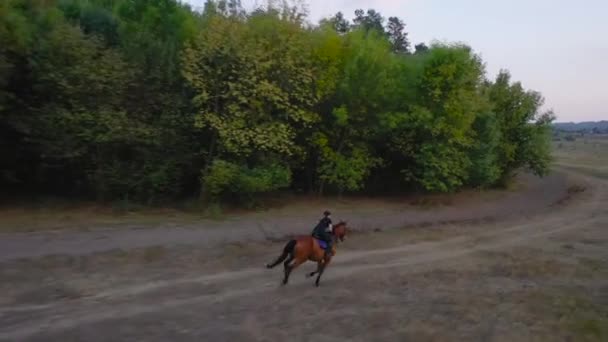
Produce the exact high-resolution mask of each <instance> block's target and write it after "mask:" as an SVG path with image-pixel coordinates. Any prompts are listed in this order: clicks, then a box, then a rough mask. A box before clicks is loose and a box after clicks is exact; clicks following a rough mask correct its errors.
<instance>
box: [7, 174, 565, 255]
mask: <svg viewBox="0 0 608 342" xmlns="http://www.w3.org/2000/svg"><path fill="white" fill-rule="evenodd" d="M521 183H522V189H519V190H516V191H511V192H503V193H489V194H486V196H484V195H483V194H481V195H479V194H476V195H475V196H468V194H460V195H456V196H455V198H454V199H452V201H453V202H454V203H456V204H455V205H448V206H440V207H434V208H429V209H423V208H420V207H416V206H413V205H411V204H410V203H409V202H399V201H390V202H389V201H365V202H356V201H355V202H352V203H349V202H346V203H333V204H331V205H330V204H327V206H331V207H332V210H333V212H334V217H335V219H340V218H347V219H348V221H349V226H351V227H353V228H355V229H356V230H358V231H370V230H373V229H376V228H381V229H392V228H404V227H408V226H418V225H434V224H440V223H445V222H466V221H479V220H487V219H492V220H497V219H504V218H507V217H512V216H525V215H531V214H534V213H539V212H542V211H544V210H547V209H549V208H550V206H551V205H552V204H554V203H556V202H559V201H560V200H562V199H563V198H564V196H566V195H567V190H568V186H569V183H568V180H567V176H566V175H565V174H564V173H559V172H558V173H553V174H551V175H550V176H548V177H546V178H543V179H537V178H535V177H533V176H530V175H524V176H522V178H521ZM505 208H508V209H505ZM323 209H324V208H323V207H322V206H318V207H317V206H309V207H304V208H289V207H288V208H283V209H276V210H271V211H268V212H264V213H253V214H248V215H243V216H241V217H237V218H233V219H230V220H226V221H222V222H214V221H209V220H204V221H201V222H198V223H194V224H191V225H186V226H179V227H171V228H168V227H158V228H146V229H119V230H117V229H107V230H96V231H87V232H46V233H20V234H0V262H1V261H6V260H11V259H17V258H28V257H40V256H45V255H57V254H64V255H86V254H91V253H96V252H104V251H109V250H113V249H125V250H128V249H133V248H143V247H149V246H156V245H163V246H174V245H179V244H193V245H197V246H202V247H210V246H218V245H222V244H227V243H233V242H251V241H264V240H266V239H269V238H271V239H282V238H284V237H285V236H287V235H292V234H302V232H307V231H309V230H310V229H311V226H312V225H313V224H314V223H315V219H316V218H317V217H318V216H319V213H320V212H322V210H323Z"/></svg>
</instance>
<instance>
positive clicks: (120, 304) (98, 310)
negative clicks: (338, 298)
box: [0, 182, 607, 340]
mask: <svg viewBox="0 0 608 342" xmlns="http://www.w3.org/2000/svg"><path fill="white" fill-rule="evenodd" d="M606 195H607V192H606V190H605V185H604V184H603V183H602V182H596V183H595V187H594V189H593V191H592V193H591V198H590V199H589V201H587V202H584V203H576V204H571V206H569V207H568V208H567V210H566V211H560V212H556V213H555V214H552V215H549V216H546V217H540V218H535V219H533V220H532V222H528V223H525V224H517V225H513V226H507V228H503V229H500V230H496V231H491V232H487V233H486V232H482V233H480V234H474V235H472V236H470V237H456V238H451V239H448V240H444V241H439V242H423V243H418V244H413V245H406V246H403V247H397V248H388V249H381V250H371V251H357V252H348V253H343V254H341V255H340V258H339V259H336V262H335V263H334V264H333V266H334V267H333V268H332V271H331V272H330V273H328V277H330V279H335V278H344V277H350V276H353V275H355V274H359V273H364V272H370V271H374V270H383V269H390V268H395V267H407V266H414V265H430V266H431V267H432V266H433V265H435V264H436V263H439V262H445V261H451V260H454V259H457V258H459V257H463V256H466V255H469V254H471V253H474V252H478V251H482V250H495V249H501V248H504V247H508V246H512V245H519V244H526V243H529V242H532V241H533V240H535V239H538V238H542V237H545V236H548V235H552V234H557V233H560V232H564V231H568V230H573V229H577V228H580V227H584V226H588V225H593V224H594V223H596V222H597V221H598V219H599V218H598V217H596V216H595V214H596V213H598V212H601V211H602V208H603V206H604V205H605V202H606V200H607V198H606ZM378 257H382V258H384V259H383V260H380V261H379V262H369V260H370V259H373V258H378ZM361 260H364V261H366V263H365V264H359V265H353V263H354V262H357V261H361ZM274 274H276V275H278V274H279V272H275V273H274ZM268 275H269V273H268V272H265V270H263V269H261V268H251V269H244V270H239V271H234V272H222V273H216V274H211V275H205V276H201V277H195V278H187V279H177V280H170V281H161V282H156V283H148V284H143V285H137V286H131V287H128V288H121V289H115V290H109V291H105V292H101V293H99V294H97V295H95V296H92V297H88V298H85V299H83V300H78V301H76V302H63V303H57V304H55V305H52V306H46V307H38V308H36V307H31V306H30V308H29V309H30V310H29V313H31V314H33V315H34V316H36V315H37V316H39V317H35V318H33V319H32V317H31V316H28V317H29V318H28V319H27V321H25V322H23V321H21V322H14V323H13V324H11V325H9V326H5V327H4V328H2V330H0V339H9V340H15V339H16V340H20V339H24V338H27V337H31V336H34V335H37V334H40V333H42V332H53V331H61V330H65V329H70V328H73V327H76V326H79V325H85V324H91V323H95V322H99V321H104V320H109V319H116V318H129V317H133V316H137V315H142V314H146V313H154V312H159V311H162V310H167V309H171V308H176V307H180V306H184V305H196V304H206V303H219V302H222V301H225V300H229V299H233V298H239V297H245V296H255V295H256V294H260V293H262V292H266V291H273V290H276V283H275V280H278V278H279V277H276V278H274V277H273V280H272V281H270V280H269V279H268ZM245 280H246V284H245V285H243V284H242V283H241V282H240V281H245ZM309 282H310V281H307V280H304V279H302V277H298V276H295V274H294V277H293V278H292V281H291V283H290V285H291V286H299V285H302V284H304V283H309ZM235 283H236V284H235ZM188 284H198V285H201V289H200V290H201V291H204V290H205V288H204V287H205V286H206V285H210V284H216V285H217V284H220V285H222V286H221V287H222V288H223V290H222V291H219V292H214V293H210V294H208V293H205V294H202V295H200V294H199V295H195V296H192V297H188V298H182V299H168V300H164V301H160V302H155V303H153V304H140V303H138V302H136V301H135V300H136V299H137V296H142V295H145V294H149V293H153V292H155V291H159V290H164V289H169V288H176V287H179V286H182V285H188ZM129 298H131V300H129ZM121 299H122V301H121ZM12 309H14V310H22V311H25V312H27V311H28V308H24V307H16V308H12ZM11 311H13V310H11V309H1V310H0V315H2V316H4V315H6V314H7V313H10V312H11ZM0 318H1V316H0Z"/></svg>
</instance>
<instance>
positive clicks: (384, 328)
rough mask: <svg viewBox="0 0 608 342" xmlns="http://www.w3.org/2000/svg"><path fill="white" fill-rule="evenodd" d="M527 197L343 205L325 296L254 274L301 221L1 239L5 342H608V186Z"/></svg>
mask: <svg viewBox="0 0 608 342" xmlns="http://www.w3.org/2000/svg"><path fill="white" fill-rule="evenodd" d="M525 184H527V186H525V187H522V188H520V189H518V190H517V191H513V192H511V193H508V194H505V195H500V196H494V197H492V198H491V199H488V198H486V199H484V200H483V201H481V202H480V200H479V199H475V198H470V199H468V200H467V201H464V203H460V202H458V203H454V204H452V205H448V206H445V207H439V208H438V207H433V208H431V209H427V210H421V209H420V208H413V207H412V206H411V205H409V204H408V205H401V204H399V203H390V204H387V205H386V206H383V207H382V208H375V207H373V206H370V207H369V208H370V209H367V210H368V211H365V210H364V209H361V208H354V209H353V208H351V209H350V210H351V211H347V210H348V208H347V206H344V207H343V208H340V209H339V210H340V214H341V215H340V216H343V217H345V218H348V219H349V221H350V222H351V225H352V226H353V227H355V228H358V229H359V230H360V232H358V233H357V234H353V235H352V236H350V237H349V238H348V239H347V241H346V242H345V243H344V244H343V245H341V246H340V247H339V248H340V249H339V251H338V254H337V256H336V257H335V259H334V261H333V263H332V265H331V267H330V268H329V269H328V270H327V272H326V274H325V275H324V277H323V279H322V282H321V287H320V288H315V287H314V286H313V281H312V280H311V279H305V277H304V274H305V273H306V272H309V271H310V270H312V269H313V268H314V265H313V264H307V265H304V266H302V267H301V268H300V269H297V270H295V271H294V273H293V274H292V278H291V281H290V283H289V284H288V285H287V286H284V287H281V286H279V281H280V278H281V273H282V271H281V270H280V268H276V269H273V270H266V269H264V268H263V267H262V265H263V264H264V263H265V262H267V261H269V260H271V259H273V258H274V257H276V256H277V255H278V253H279V251H280V250H281V248H282V245H283V244H284V242H272V241H269V239H268V237H269V236H270V237H278V236H282V235H286V234H287V235H288V234H290V233H294V232H301V231H302V230H304V231H308V226H309V224H308V221H309V219H306V220H305V219H304V218H305V217H308V212H306V211H305V210H304V209H301V210H298V212H299V214H298V215H290V214H289V213H288V209H283V210H284V212H283V213H284V215H282V214H281V211H277V212H276V213H273V215H271V217H272V218H273V220H278V221H269V220H270V219H268V218H266V217H264V216H263V215H260V216H259V217H260V218H259V219H258V220H259V221H255V219H254V220H253V222H257V223H258V224H259V222H263V223H262V229H261V230H263V231H264V232H265V233H264V234H261V233H260V231H261V230H260V229H256V227H255V223H251V224H246V223H247V222H248V221H247V220H244V219H242V218H240V219H237V220H235V221H232V222H230V224H228V225H227V226H221V225H220V223H216V224H217V225H218V226H217V227H205V228H204V229H201V228H197V229H192V228H186V227H184V228H172V229H145V230H126V231H114V230H112V231H103V232H98V231H94V232H87V233H82V232H81V233H78V232H72V233H61V234H59V235H58V236H53V237H52V238H48V235H46V234H19V235H4V236H2V238H1V240H0V241H2V242H0V244H1V246H0V255H2V259H3V261H2V262H1V263H0V278H1V279H3V281H2V283H0V293H2V294H1V295H0V340H7V341H140V340H145V341H168V340H172V341H277V340H289V341H294V340H295V341H312V340H315V341H337V340H340V341H344V340H349V341H371V340H373V341H395V340H398V341H401V340H413V341H463V340H466V341H470V340H472V341H562V340H563V341H587V340H588V341H606V340H608V210H607V209H606V208H608V182H607V181H606V180H603V179H600V178H594V177H590V176H586V175H583V174H576V173H570V174H569V175H568V176H566V174H565V173H555V174H554V175H552V176H551V177H548V178H545V179H544V180H540V181H534V180H533V179H527V180H526V183H525ZM372 209H373V210H372ZM511 210H513V211H512V212H511ZM311 211H312V210H311ZM335 211H337V210H335ZM311 215H312V213H311ZM313 217H314V215H313ZM249 219H250V218H248V220H249ZM223 224H227V223H223ZM403 226H407V227H409V228H407V229H383V231H381V232H377V231H374V229H375V228H399V227H403ZM99 236H103V238H99ZM270 240H272V239H270ZM142 241H143V242H142ZM11 246H12V247H11ZM117 247H119V248H122V250H115V249H114V248H117ZM48 254H55V255H48ZM17 257H20V258H21V257H28V258H26V259H23V258H21V259H16V258H17Z"/></svg>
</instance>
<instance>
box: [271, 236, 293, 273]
mask: <svg viewBox="0 0 608 342" xmlns="http://www.w3.org/2000/svg"><path fill="white" fill-rule="evenodd" d="M297 242H298V241H296V240H291V241H289V242H288V243H287V244H286V245H285V248H283V253H281V255H279V257H278V258H277V260H275V262H273V263H272V264H267V265H266V267H267V268H273V267H275V266H276V265H278V264H280V263H281V262H283V261H284V260H285V259H287V256H288V255H289V254H293V250H294V248H295V247H296V243H297Z"/></svg>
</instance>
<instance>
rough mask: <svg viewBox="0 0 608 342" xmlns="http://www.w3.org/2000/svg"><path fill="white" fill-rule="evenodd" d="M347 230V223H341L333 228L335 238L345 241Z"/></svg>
mask: <svg viewBox="0 0 608 342" xmlns="http://www.w3.org/2000/svg"><path fill="white" fill-rule="evenodd" d="M347 230H348V227H347V226H346V222H345V221H340V222H338V224H336V225H334V227H333V232H334V236H335V237H336V238H337V239H338V240H340V241H344V239H346V231H347Z"/></svg>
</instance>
